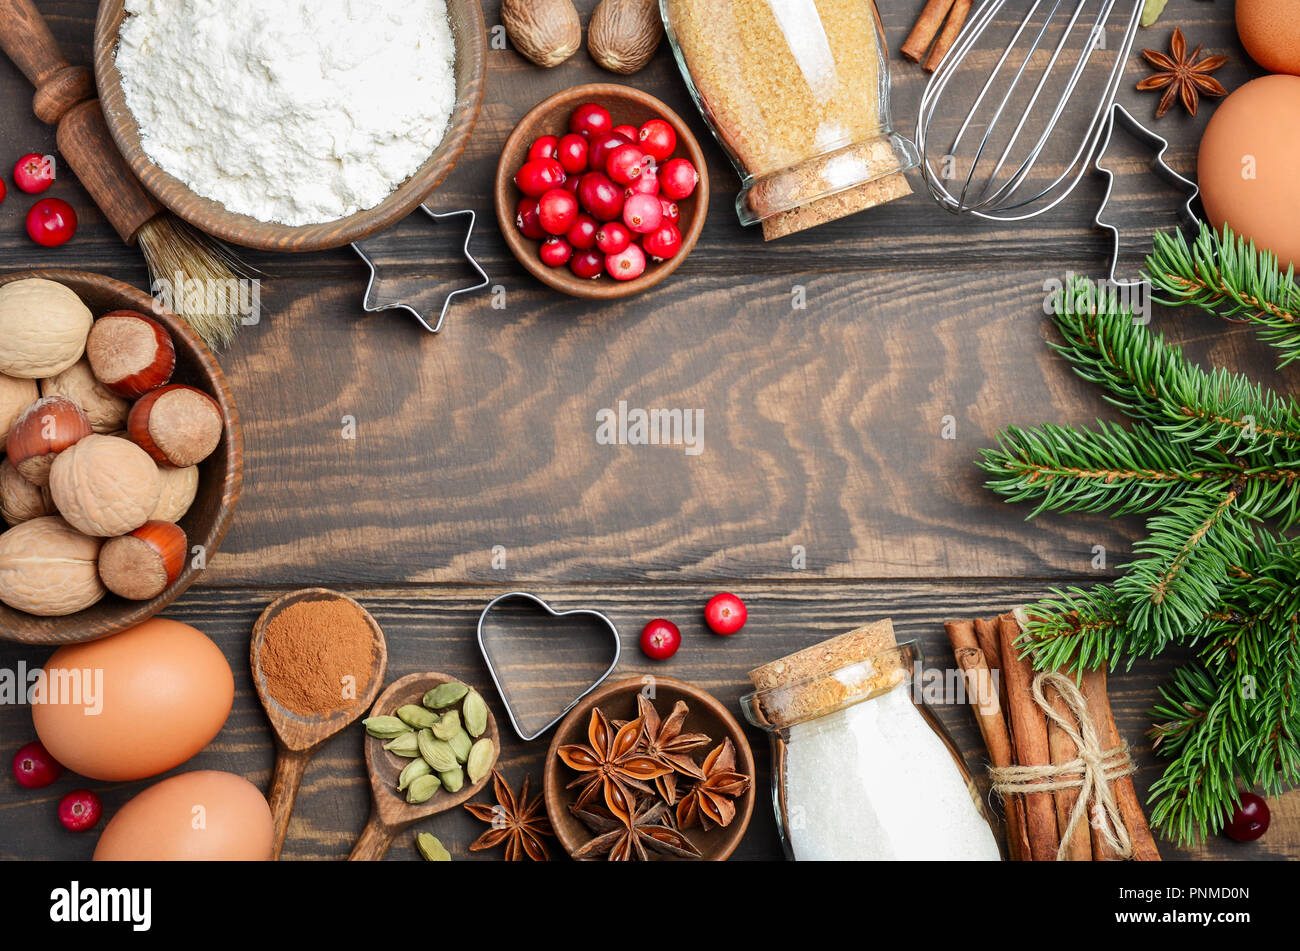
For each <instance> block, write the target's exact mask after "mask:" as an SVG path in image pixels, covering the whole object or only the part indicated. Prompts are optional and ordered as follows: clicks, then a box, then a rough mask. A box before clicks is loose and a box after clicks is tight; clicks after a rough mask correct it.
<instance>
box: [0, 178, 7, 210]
mask: <svg viewBox="0 0 1300 951" xmlns="http://www.w3.org/2000/svg"><path fill="white" fill-rule="evenodd" d="M5 191H6V189H5V180H4V179H3V178H0V205H3V204H4V203H5Z"/></svg>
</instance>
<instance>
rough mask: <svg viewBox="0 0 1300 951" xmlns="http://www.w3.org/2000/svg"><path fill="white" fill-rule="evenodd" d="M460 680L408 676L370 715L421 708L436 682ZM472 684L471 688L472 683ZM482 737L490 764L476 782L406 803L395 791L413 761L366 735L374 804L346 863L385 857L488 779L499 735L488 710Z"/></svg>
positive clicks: (430, 675)
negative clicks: (412, 830)
mask: <svg viewBox="0 0 1300 951" xmlns="http://www.w3.org/2000/svg"><path fill="white" fill-rule="evenodd" d="M457 679H458V678H456V677H452V676H451V675H450V674H440V673H427V674H407V675H406V676H405V677H403V678H401V679H400V680H395V681H393V683H392V684H391V685H390V686H389V688H388V689H387V690H385V691H384V692H383V693H382V694H380V696H379V699H378V700H376V701H375V705H374V707H373V708H371V711H370V716H372V717H381V716H393V715H395V713H396V711H397V710H398V709H399V708H400V707H403V706H406V705H408V704H409V705H411V706H421V705H422V701H423V700H424V695H425V694H426V693H428V692H429V691H430V690H432V689H433V688H434V687H437V686H438V685H440V684H446V683H454V682H456V681H457ZM471 686H472V685H471ZM480 738H487V739H489V740H491V741H492V761H491V762H490V763H489V764H488V765H487V767H486V768H484V770H483V775H482V776H481V777H480V778H479V780H478V782H475V783H471V782H470V781H469V779H468V777H466V778H465V781H464V785H463V786H461V787H460V789H459V790H457V791H456V792H449V791H448V790H447V789H445V788H439V789H438V791H437V792H435V793H434V794H433V796H432V797H431V798H429V799H427V800H426V801H424V802H421V803H410V802H407V801H406V799H407V797H406V793H403V792H399V791H398V789H397V784H398V777H399V776H400V775H401V772H402V770H403V769H405V768H406V766H407V765H408V764H410V763H411V761H412V759H413V757H404V756H398V755H397V754H395V753H392V752H390V751H388V750H386V749H384V744H385V743H387V742H388V741H387V740H382V739H379V738H378V737H374V736H371V735H369V734H366V738H365V742H366V770H367V772H369V774H370V792H371V794H372V796H373V801H372V804H371V807H370V821H369V822H367V823H366V827H365V828H364V829H362V830H361V837H360V838H358V839H357V844H356V845H355V846H354V847H353V849H352V854H351V855H350V856H348V860H349V861H361V862H373V861H377V860H378V859H381V858H383V857H384V853H385V852H387V851H388V847H389V845H391V844H392V841H393V838H394V837H395V836H396V835H397V834H398V833H399V832H401V831H402V830H403V829H407V828H409V827H410V826H412V825H413V824H415V823H416V822H419V821H420V820H421V819H427V818H428V817H429V816H433V815H437V814H438V813H440V812H445V811H446V810H448V809H453V808H455V807H456V806H459V805H461V804H462V803H465V802H468V801H469V800H470V799H472V798H474V796H476V795H478V793H479V791H480V790H482V789H483V787H484V786H485V785H487V783H488V782H490V781H491V779H492V767H493V766H495V765H496V761H497V757H498V756H500V755H501V736H500V734H498V733H497V720H496V717H495V716H494V715H493V713H492V708H491V707H488V711H487V728H486V729H485V730H484V731H483V732H482V734H481V736H480Z"/></svg>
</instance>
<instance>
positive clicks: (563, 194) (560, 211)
mask: <svg viewBox="0 0 1300 951" xmlns="http://www.w3.org/2000/svg"><path fill="white" fill-rule="evenodd" d="M537 220H538V221H539V222H541V225H542V230H543V231H545V232H546V233H547V234H564V233H565V232H566V231H568V230H569V229H570V228H572V227H573V223H574V222H575V221H577V220H578V199H577V198H575V197H573V195H572V194H571V193H570V192H567V191H565V190H564V189H563V188H552V189H551V190H550V191H548V192H547V193H546V194H545V195H543V196H542V197H541V198H539V199H537Z"/></svg>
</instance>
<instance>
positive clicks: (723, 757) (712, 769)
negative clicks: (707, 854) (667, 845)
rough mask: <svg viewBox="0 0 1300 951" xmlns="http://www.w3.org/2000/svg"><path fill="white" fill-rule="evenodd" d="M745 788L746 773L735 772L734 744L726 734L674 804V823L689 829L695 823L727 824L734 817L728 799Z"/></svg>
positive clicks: (733, 806)
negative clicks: (701, 775) (700, 773)
mask: <svg viewBox="0 0 1300 951" xmlns="http://www.w3.org/2000/svg"><path fill="white" fill-rule="evenodd" d="M748 788H749V777H748V776H746V775H745V774H744V773H738V772H736V748H735V747H734V746H732V745H731V738H730V737H728V738H727V739H725V740H723V741H722V743H721V744H720V745H718V746H716V747H714V748H713V750H712V752H710V753H709V755H708V756H706V757H705V758H704V778H703V779H701V780H700V781H698V782H697V783H695V784H694V785H693V786H691V788H690V791H689V792H687V793H686V795H685V796H683V797H682V800H681V802H679V803H678V804H677V827H678V828H680V829H689V828H691V827H692V826H694V825H695V824H696V823H699V824H700V825H701V826H703V827H704V828H705V830H707V829H708V828H709V826H710V825H716V826H728V825H731V820H732V819H734V818H735V817H736V804H735V803H734V802H732V800H733V799H735V798H736V797H737V796H739V795H740V794H741V793H743V792H744V791H745V790H746V789H748Z"/></svg>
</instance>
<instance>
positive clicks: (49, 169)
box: [0, 152, 54, 198]
mask: <svg viewBox="0 0 1300 951" xmlns="http://www.w3.org/2000/svg"><path fill="white" fill-rule="evenodd" d="M14 184H15V185H17V186H18V187H19V188H20V189H22V190H23V191H25V192H27V194H29V195H39V194H40V193H41V192H43V191H45V189H47V188H49V187H50V186H51V185H53V184H54V159H52V158H51V157H50V156H48V155H37V154H36V153H35V152H29V153H28V154H27V155H24V156H23V157H22V158H20V159H19V160H18V161H17V163H15V165H14ZM3 197H4V196H3V195H2V194H0V198H3Z"/></svg>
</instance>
